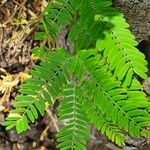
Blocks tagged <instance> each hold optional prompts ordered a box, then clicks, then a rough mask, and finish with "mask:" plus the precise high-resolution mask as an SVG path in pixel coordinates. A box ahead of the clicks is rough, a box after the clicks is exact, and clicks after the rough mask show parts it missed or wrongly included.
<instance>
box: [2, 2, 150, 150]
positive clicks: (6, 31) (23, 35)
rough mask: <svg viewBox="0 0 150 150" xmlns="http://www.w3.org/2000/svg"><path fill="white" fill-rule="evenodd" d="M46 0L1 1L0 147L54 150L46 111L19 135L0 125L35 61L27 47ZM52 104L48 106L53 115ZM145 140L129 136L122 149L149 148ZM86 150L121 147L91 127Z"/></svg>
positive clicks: (117, 149) (49, 116)
mask: <svg viewBox="0 0 150 150" xmlns="http://www.w3.org/2000/svg"><path fill="white" fill-rule="evenodd" d="M47 2H48V1H47V0H0V96H1V98H0V150H56V143H57V141H56V139H55V134H56V129H55V127H54V125H53V124H52V120H51V119H52V118H51V115H49V113H48V112H47V113H46V114H45V116H44V117H40V118H39V119H38V120H37V121H36V123H35V124H31V125H30V129H29V130H28V131H26V132H25V133H23V134H21V135H17V133H16V131H15V130H10V131H6V130H5V128H4V127H3V126H2V123H3V122H4V119H5V117H6V116H7V115H8V113H9V111H10V109H11V107H12V105H13V103H14V97H15V96H16V94H17V91H18V89H19V85H20V83H21V82H23V80H24V79H26V78H28V77H30V75H28V71H29V70H30V69H31V68H32V67H33V66H34V65H35V64H37V63H38V61H37V60H35V59H34V58H33V57H32V56H31V51H30V49H31V48H33V47H36V46H38V45H39V44H40V43H38V42H37V41H35V40H34V34H35V32H36V31H37V30H38V28H37V24H38V22H39V20H40V16H41V12H42V10H43V9H44V7H45V6H46V5H47ZM55 109H56V108H55V107H54V108H49V111H50V112H51V113H52V115H53V117H54V118H55ZM147 142H148V140H147V139H130V140H128V143H127V146H126V147H125V148H124V150H133V149H134V150H137V149H141V150H149V149H150V147H149V148H148V145H147ZM87 149H88V150H121V149H120V148H118V147H116V146H115V145H114V144H113V143H111V142H110V141H108V140H107V139H106V138H105V137H104V136H103V135H101V134H99V133H98V132H97V131H96V130H95V129H93V128H91V139H90V140H89V141H88V142H87Z"/></svg>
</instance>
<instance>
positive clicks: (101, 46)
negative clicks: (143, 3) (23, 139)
mask: <svg viewBox="0 0 150 150" xmlns="http://www.w3.org/2000/svg"><path fill="white" fill-rule="evenodd" d="M111 4H112V3H111V0H84V1H83V0H80V1H78V0H57V1H51V2H50V4H49V5H48V7H47V8H46V9H45V11H44V12H43V18H42V21H41V23H40V29H41V31H40V32H39V33H38V34H37V37H36V39H37V40H41V41H45V38H46V39H50V42H52V43H53V42H54V43H55V41H56V40H57V34H58V32H59V31H60V30H61V29H62V28H63V27H64V26H66V25H67V26H70V30H69V33H68V40H70V41H71V42H72V44H74V48H75V49H74V53H73V54H72V53H70V52H69V50H65V49H63V48H60V49H55V50H53V51H51V52H48V48H49V49H51V48H53V47H52V46H51V44H49V45H48V46H49V47H48V48H47V47H46V46H45V51H46V52H44V51H42V49H41V48H39V50H40V52H39V51H36V50H34V54H35V55H38V56H39V57H40V56H41V57H42V58H41V60H43V61H42V63H41V64H40V65H39V66H35V68H34V69H33V70H32V71H31V75H32V76H33V78H31V79H28V80H26V82H25V83H23V84H22V85H21V88H20V90H19V92H20V95H19V96H17V97H16V102H15V104H14V107H15V108H14V109H13V110H12V111H11V113H10V115H9V116H8V117H7V118H6V121H5V122H4V125H5V126H6V129H11V128H13V127H16V130H17V132H18V133H21V132H23V131H25V130H27V128H28V124H29V123H30V122H32V123H33V122H34V121H35V120H36V119H37V118H38V116H39V114H41V115H44V111H45V102H48V103H49V106H52V105H53V103H54V102H55V99H56V98H59V99H60V100H61V102H60V106H59V110H58V117H59V119H60V120H61V121H62V122H63V123H64V125H63V127H61V129H60V132H59V133H58V134H57V139H58V148H60V149H62V150H67V149H72V150H73V149H75V150H83V149H86V141H87V139H88V138H89V132H88V125H89V124H92V125H93V126H94V127H95V128H96V129H98V130H100V131H101V132H102V133H103V134H105V135H106V136H107V137H108V138H109V139H110V140H111V141H112V142H115V143H116V144H117V145H119V146H124V145H125V135H126V134H129V135H130V136H131V137H140V136H144V137H146V136H147V135H149V131H148V130H147V126H149V119H150V114H149V108H150V103H149V101H148V99H147V97H146V95H145V94H144V92H143V91H142V86H141V84H140V83H139V81H138V80H137V79H138V78H139V77H140V78H142V79H146V77H147V75H146V72H147V67H146V65H147V62H146V60H145V56H144V55H143V54H142V53H140V52H139V51H138V50H137V49H136V48H135V46H136V45H137V42H136V41H135V39H134V36H133V35H132V34H131V32H130V31H129V29H128V27H129V25H128V24H127V23H126V21H125V19H124V18H123V15H122V14H121V13H120V12H118V11H117V10H116V9H114V8H112V7H111ZM44 43H45V42H44ZM42 52H43V54H42ZM43 57H44V58H45V59H43Z"/></svg>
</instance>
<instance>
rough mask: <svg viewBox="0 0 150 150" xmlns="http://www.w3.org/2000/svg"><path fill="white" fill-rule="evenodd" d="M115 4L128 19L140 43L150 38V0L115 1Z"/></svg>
mask: <svg viewBox="0 0 150 150" xmlns="http://www.w3.org/2000/svg"><path fill="white" fill-rule="evenodd" d="M113 4H114V6H115V7H116V8H118V9H119V10H120V11H121V12H122V13H123V14H124V16H125V18H126V19H127V21H128V23H129V24H130V26H131V30H132V32H133V34H134V35H135V37H136V39H137V40H138V41H139V42H140V41H142V40H146V39H148V37H149V36H150V0H113Z"/></svg>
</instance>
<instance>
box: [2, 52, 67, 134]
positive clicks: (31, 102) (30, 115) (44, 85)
mask: <svg viewBox="0 0 150 150" xmlns="http://www.w3.org/2000/svg"><path fill="white" fill-rule="evenodd" d="M67 55H68V54H67V53H65V51H64V50H62V49H59V50H58V51H56V52H52V53H49V56H47V60H46V62H43V63H41V65H40V66H35V68H34V70H32V71H31V75H33V76H34V77H33V78H31V79H28V80H27V81H26V82H25V83H24V84H22V85H21V89H20V90H19V91H20V92H21V95H19V96H17V97H16V99H15V100H16V102H15V104H14V107H15V110H13V111H11V113H10V115H9V116H8V117H7V118H6V122H5V123H4V125H5V126H7V128H6V129H10V128H12V127H14V126H16V129H17V132H18V133H21V132H23V131H25V130H26V129H27V127H28V122H29V121H31V122H34V121H35V119H37V118H38V115H39V114H38V112H39V113H40V114H41V115H44V111H45V102H46V101H47V102H49V105H50V106H51V105H52V104H53V102H54V100H55V98H56V96H58V95H59V93H60V92H61V91H62V90H63V84H66V82H67V80H66V78H65V76H64V75H63V72H62V68H63V65H64V64H65V62H66V61H67Z"/></svg>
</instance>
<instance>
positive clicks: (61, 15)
mask: <svg viewBox="0 0 150 150" xmlns="http://www.w3.org/2000/svg"><path fill="white" fill-rule="evenodd" d="M81 3H82V0H80V1H79V0H52V1H51V2H50V3H49V5H48V6H47V8H46V9H45V11H44V13H43V21H44V25H45V26H47V27H46V29H47V30H48V34H49V35H50V36H51V37H52V38H53V39H56V37H57V33H58V32H59V31H60V29H61V28H63V27H65V26H66V25H68V24H69V23H70V22H71V21H73V16H74V14H75V11H76V10H77V9H78V7H79V6H80V4H81Z"/></svg>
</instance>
